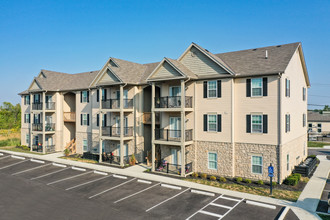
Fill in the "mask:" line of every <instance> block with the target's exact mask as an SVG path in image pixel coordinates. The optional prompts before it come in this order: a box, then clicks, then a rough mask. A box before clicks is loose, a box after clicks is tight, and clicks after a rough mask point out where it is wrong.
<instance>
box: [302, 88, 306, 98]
mask: <svg viewBox="0 0 330 220" xmlns="http://www.w3.org/2000/svg"><path fill="white" fill-rule="evenodd" d="M303 101H306V88H305V87H303Z"/></svg>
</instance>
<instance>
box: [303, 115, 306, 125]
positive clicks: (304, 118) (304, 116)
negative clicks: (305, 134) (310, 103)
mask: <svg viewBox="0 0 330 220" xmlns="http://www.w3.org/2000/svg"><path fill="white" fill-rule="evenodd" d="M303 127H306V114H303Z"/></svg>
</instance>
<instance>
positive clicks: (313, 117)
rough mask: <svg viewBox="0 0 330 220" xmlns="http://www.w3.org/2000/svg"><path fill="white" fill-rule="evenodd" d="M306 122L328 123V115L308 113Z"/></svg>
mask: <svg viewBox="0 0 330 220" xmlns="http://www.w3.org/2000/svg"><path fill="white" fill-rule="evenodd" d="M307 121H308V122H330V113H323V114H320V113H319V112H313V111H308V116H307Z"/></svg>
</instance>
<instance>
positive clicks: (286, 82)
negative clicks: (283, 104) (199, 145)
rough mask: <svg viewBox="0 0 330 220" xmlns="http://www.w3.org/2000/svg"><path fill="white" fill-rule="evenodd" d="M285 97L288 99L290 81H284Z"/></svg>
mask: <svg viewBox="0 0 330 220" xmlns="http://www.w3.org/2000/svg"><path fill="white" fill-rule="evenodd" d="M285 96H286V97H290V80H289V79H285Z"/></svg>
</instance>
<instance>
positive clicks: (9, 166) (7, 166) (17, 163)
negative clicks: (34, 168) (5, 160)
mask: <svg viewBox="0 0 330 220" xmlns="http://www.w3.org/2000/svg"><path fill="white" fill-rule="evenodd" d="M26 161H27V160H23V161H20V162H17V163H14V164H10V165H8V166H4V167H1V168H0V170H2V169H6V168H8V167H12V166H15V165H18V164H20V163H24V162H26Z"/></svg>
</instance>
